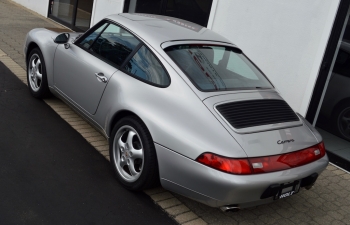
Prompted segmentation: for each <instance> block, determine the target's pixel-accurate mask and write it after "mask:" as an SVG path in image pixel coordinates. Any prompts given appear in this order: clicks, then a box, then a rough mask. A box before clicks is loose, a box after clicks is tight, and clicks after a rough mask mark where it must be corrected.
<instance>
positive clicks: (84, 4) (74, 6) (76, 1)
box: [49, 0, 94, 31]
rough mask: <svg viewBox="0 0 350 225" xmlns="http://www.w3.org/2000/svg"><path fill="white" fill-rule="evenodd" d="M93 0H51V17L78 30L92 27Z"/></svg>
mask: <svg viewBox="0 0 350 225" xmlns="http://www.w3.org/2000/svg"><path fill="white" fill-rule="evenodd" d="M93 2H94V1H93V0H50V5H49V17H50V18H52V19H54V20H56V21H57V22H60V23H62V24H63V25H65V26H67V27H69V28H71V29H73V30H77V31H86V30H87V29H89V27H90V21H91V13H92V7H93Z"/></svg>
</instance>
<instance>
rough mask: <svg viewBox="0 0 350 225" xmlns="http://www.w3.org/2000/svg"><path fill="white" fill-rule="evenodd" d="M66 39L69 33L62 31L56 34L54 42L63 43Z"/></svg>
mask: <svg viewBox="0 0 350 225" xmlns="http://www.w3.org/2000/svg"><path fill="white" fill-rule="evenodd" d="M68 40H69V34H68V33H63V34H60V35H58V36H57V37H56V38H55V43H57V44H65V43H67V42H68Z"/></svg>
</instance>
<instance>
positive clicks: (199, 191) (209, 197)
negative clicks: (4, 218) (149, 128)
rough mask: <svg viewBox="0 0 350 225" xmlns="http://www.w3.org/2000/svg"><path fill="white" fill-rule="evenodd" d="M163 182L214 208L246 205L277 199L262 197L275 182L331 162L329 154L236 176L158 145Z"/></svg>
mask: <svg viewBox="0 0 350 225" xmlns="http://www.w3.org/2000/svg"><path fill="white" fill-rule="evenodd" d="M155 146H156V150H157V157H158V163H159V172H160V178H161V184H162V186H163V187H164V188H166V189H168V190H170V191H174V192H176V193H179V194H181V195H184V196H186V197H189V198H191V199H194V200H196V201H199V202H202V203H204V204H206V205H209V206H212V207H221V206H225V205H239V207H240V208H246V207H251V206H256V205H260V204H265V203H268V202H271V201H273V197H268V198H264V199H261V196H262V194H263V193H264V192H265V191H266V189H267V188H268V187H269V186H271V185H274V184H283V183H289V182H293V181H297V180H302V179H303V178H306V177H309V176H310V175H312V174H314V173H317V174H318V175H320V174H321V172H322V171H323V170H324V169H325V168H326V166H327V165H328V157H327V155H325V156H324V157H323V158H321V159H319V160H317V161H315V162H312V163H309V164H307V165H304V166H300V167H297V168H293V169H289V170H284V171H278V172H273V173H266V174H258V175H244V176H242V175H233V174H228V173H224V172H220V171H218V170H215V169H212V168H210V167H207V166H204V165H202V164H200V163H197V162H195V161H194V160H192V159H189V158H187V157H184V156H182V155H180V154H178V153H176V152H174V151H171V150H169V149H167V148H165V147H163V146H160V145H158V144H155Z"/></svg>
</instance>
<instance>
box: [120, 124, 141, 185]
mask: <svg viewBox="0 0 350 225" xmlns="http://www.w3.org/2000/svg"><path fill="white" fill-rule="evenodd" d="M113 160H114V164H115V166H116V168H117V171H118V173H119V175H120V176H121V177H122V178H123V179H124V180H125V181H126V182H134V181H136V180H137V179H138V178H139V177H140V175H141V173H142V169H143V162H144V150H143V146H142V141H141V138H140V136H139V134H138V133H137V131H136V130H135V129H134V128H132V127H131V126H128V125H125V126H122V127H120V128H119V130H118V131H117V133H116V134H115V138H114V142H113Z"/></svg>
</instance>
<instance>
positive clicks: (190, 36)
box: [107, 13, 233, 46]
mask: <svg viewBox="0 0 350 225" xmlns="http://www.w3.org/2000/svg"><path fill="white" fill-rule="evenodd" d="M107 19H110V20H113V21H115V22H117V23H119V24H121V25H123V26H124V27H126V28H128V29H130V30H131V31H132V32H134V33H135V34H137V35H138V36H139V37H140V38H141V39H143V40H144V41H146V42H148V43H149V44H151V45H158V46H159V45H161V44H162V43H164V42H168V41H180V40H181V41H183V40H198V41H215V42H223V43H228V44H230V45H233V44H232V43H231V42H230V41H229V40H228V39H226V38H224V37H223V36H221V35H219V34H217V33H215V32H214V31H212V30H210V29H207V28H205V27H202V26H200V25H198V24H195V23H192V22H189V21H186V20H182V19H177V18H174V17H168V16H161V15H153V14H141V13H120V14H114V15H110V16H108V17H107Z"/></svg>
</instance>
